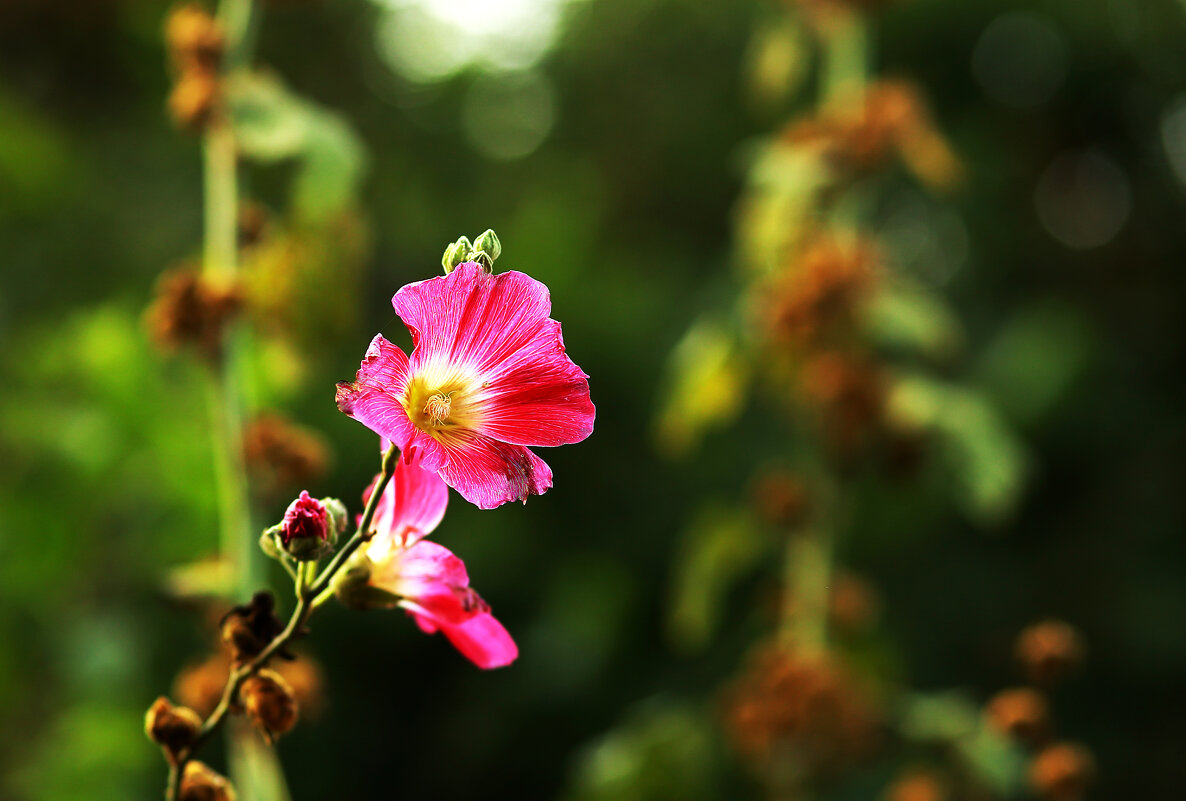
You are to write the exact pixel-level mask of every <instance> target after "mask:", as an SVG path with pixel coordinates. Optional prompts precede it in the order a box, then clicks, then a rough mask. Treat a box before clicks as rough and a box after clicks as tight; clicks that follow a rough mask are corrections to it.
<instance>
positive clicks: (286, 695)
mask: <svg viewBox="0 0 1186 801" xmlns="http://www.w3.org/2000/svg"><path fill="white" fill-rule="evenodd" d="M239 698H240V701H241V702H242V704H243V711H244V712H245V713H246V714H247V717H249V718H251V722H252V723H254V724H255V725H256V726H257V727H258V728H259V730H260V731H261V732H263V734H264V737H265V738H266V739H267V740H268V742H272V741H274V740H275V739H276V738H277V737H279V736H281V735H283V734H287V733H288V732H289V731H291V730H292V727H293V726H295V725H296V721H297V702H296V698H295V697H294V695H293V692H292V688H291V687H289V686H288V682H286V681H285V680H284V677H283V676H281V675H280V674H279V673H277V672H276V671H274V670H261V671H259V672H258V673H256V674H255V675H253V676H248V677H247V679H246V680H244V682H243V686H242V687H240V688H239Z"/></svg>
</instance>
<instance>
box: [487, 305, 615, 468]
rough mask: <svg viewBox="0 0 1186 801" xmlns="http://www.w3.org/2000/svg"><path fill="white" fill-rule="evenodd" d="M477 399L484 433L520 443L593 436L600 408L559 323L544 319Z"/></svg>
mask: <svg viewBox="0 0 1186 801" xmlns="http://www.w3.org/2000/svg"><path fill="white" fill-rule="evenodd" d="M484 378H485V387H484V388H483V389H482V390H481V392H479V393H478V395H477V396H476V397H475V398H474V400H473V404H474V405H475V406H476V407H478V408H480V409H481V418H482V422H481V425H480V430H481V431H482V433H484V434H488V435H490V436H492V437H494V438H495V439H499V440H502V441H503V442H511V443H514V444H516V445H543V446H554V445H570V444H572V443H574V442H580V441H581V440H583V439H585V437H587V436H589V435H590V434H591V433H593V420H594V417H595V416H596V409H595V408H594V406H593V403H592V401H590V400H589V377H588V376H587V375H585V373H584V372H583V371H582V370H581V368H579V367H577V366H576V364H574V363H573V361H572V359H570V358H568V356H567V354H565V352H564V339H563V337H562V336H561V334H560V323H558V322H556V321H555V320H547V321H545V325H543V326H542V327H541V328H540V329H539V332H538V335H537V336H535V337H533V338H532V339H531V340H530V341H528V342H527V343H526V344H525V345H524V346H523V347H522V348H520V349H519V350H518V351H517V352H516V353H515V354H514V355H512V356H510V357H509V358H507V360H506V361H504V362H503V363H502V364H500V365H499V366H498V367H497V368H495V370H494V371H493V372H490V373H488V374H486V375H485V376H484Z"/></svg>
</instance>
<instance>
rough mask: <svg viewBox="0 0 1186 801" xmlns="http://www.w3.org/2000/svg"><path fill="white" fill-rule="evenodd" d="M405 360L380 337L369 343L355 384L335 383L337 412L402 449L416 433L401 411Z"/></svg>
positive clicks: (402, 407) (398, 350)
mask: <svg viewBox="0 0 1186 801" xmlns="http://www.w3.org/2000/svg"><path fill="white" fill-rule="evenodd" d="M407 383H408V357H407V356H405V355H404V352H403V351H402V350H400V349H399V348H398V347H396V346H395V345H393V344H391V343H390V342H388V341H387V340H386V339H384V338H383V335H382V334H379V335H377V336H376V337H375V338H374V339H373V340H371V344H370V347H368V348H367V352H366V356H365V357H364V358H363V360H362V365H361V366H360V367H359V368H358V375H357V376H356V377H355V379H354V381H341V382H339V383H338V391H337V403H338V409H339V410H340V411H341V412H342V413H343V414H346V415H348V416H349V417H353V418H354V419H355V420H357V421H358V422H360V423H362V424H363V425H364V426H366V427H367V428H369V429H371V430H372V431H374V432H375V433H376V434H378V435H379V436H381V437H386V438H387V439H389V440H391V441H392V442H394V443H395V444H396V445H397V446H399V448H400V450H405V449H406V446H407V444H408V442H409V441H410V440H411V439H413V437H414V435H415V434H416V433H418V432H417V431H416V428H415V427H414V426H413V425H412V421H411V420H409V419H408V413H407V412H406V411H404V405H403V401H402V400H401V395H402V394H403V390H404V387H405V386H406V385H407Z"/></svg>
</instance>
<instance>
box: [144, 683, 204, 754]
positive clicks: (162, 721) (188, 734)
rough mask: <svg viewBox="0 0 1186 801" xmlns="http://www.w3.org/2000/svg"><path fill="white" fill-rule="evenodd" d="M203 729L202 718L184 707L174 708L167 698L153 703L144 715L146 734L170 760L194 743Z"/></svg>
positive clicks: (162, 697) (163, 697)
mask: <svg viewBox="0 0 1186 801" xmlns="http://www.w3.org/2000/svg"><path fill="white" fill-rule="evenodd" d="M201 728H202V718H201V717H199V716H198V713H197V712H194V711H193V710H192V709H188V708H187V707H184V706H173V704H172V703H171V702H170V701H169V699H168V698H166V697H165V696H163V695H162V696H161V697H160V698H158V699H156V701H154V702H153V704H152V706H150V707H149V708H148V712H147V713H146V714H145V715H144V733H145V734H147V735H148V739H150V740H152V741H153V742H154V743H158V744H159V745H160V746H161V747H162V748H164V749H165V752H166V753H167V754H168V755H169V758H170V760H172V759H175V758H176V756H177V754H178V753H179V752H180V751H181V750H182V749H183V748H185V747H186V746H188V745H189V744H190V743H192V742H193V741H194V737H195V736H197V733H198V731H199V730H200V729H201Z"/></svg>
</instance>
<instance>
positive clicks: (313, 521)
mask: <svg viewBox="0 0 1186 801" xmlns="http://www.w3.org/2000/svg"><path fill="white" fill-rule="evenodd" d="M329 526H330V521H329V515H328V512H327V510H326V508H325V505H324V504H323V503H322V502H321V501H319V500H317V499H316V498H313V497H310V496H309V493H308V492H306V491H305V490H301V494H300V497H298V498H297V499H296V500H295V501H293V502H292V503H291V504H289V506H288V509H287V510H285V512H284V521H283V522H282V523H281V524H280V541H281V542H282V543H283V544H284V545H285V546H286V547H287V546H288V544H289V543H291V542H292V541H293V540H305V539H316V540H321V541H322V542H324V541H326V540H328V539H329Z"/></svg>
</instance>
